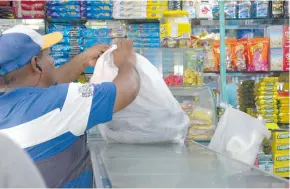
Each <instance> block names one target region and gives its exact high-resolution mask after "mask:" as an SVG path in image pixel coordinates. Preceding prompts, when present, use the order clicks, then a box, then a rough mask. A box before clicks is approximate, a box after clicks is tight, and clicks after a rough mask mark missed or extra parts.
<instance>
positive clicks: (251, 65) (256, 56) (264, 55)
mask: <svg viewBox="0 0 290 189" xmlns="http://www.w3.org/2000/svg"><path fill="white" fill-rule="evenodd" d="M269 42H270V41H269V39H268V38H256V39H250V40H249V41H248V50H247V55H248V66H247V70H248V71H249V72H255V71H269V62H268V60H269V56H268V55H269Z"/></svg>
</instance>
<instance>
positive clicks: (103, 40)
mask: <svg viewBox="0 0 290 189" xmlns="http://www.w3.org/2000/svg"><path fill="white" fill-rule="evenodd" d="M111 41H112V38H110V37H96V38H84V39H83V45H84V47H86V48H88V47H91V46H93V45H95V44H107V45H110V44H111Z"/></svg>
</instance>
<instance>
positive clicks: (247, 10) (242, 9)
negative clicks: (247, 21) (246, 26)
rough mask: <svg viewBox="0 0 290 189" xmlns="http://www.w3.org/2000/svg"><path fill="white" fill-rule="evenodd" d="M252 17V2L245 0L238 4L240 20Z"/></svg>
mask: <svg viewBox="0 0 290 189" xmlns="http://www.w3.org/2000/svg"><path fill="white" fill-rule="evenodd" d="M250 17H251V1H248V0H244V1H239V2H238V18H250Z"/></svg>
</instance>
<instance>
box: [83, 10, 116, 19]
mask: <svg viewBox="0 0 290 189" xmlns="http://www.w3.org/2000/svg"><path fill="white" fill-rule="evenodd" d="M81 15H82V17H84V18H88V19H113V13H112V12H101V13H91V12H82V14H81Z"/></svg>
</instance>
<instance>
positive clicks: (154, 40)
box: [132, 38, 160, 44]
mask: <svg viewBox="0 0 290 189" xmlns="http://www.w3.org/2000/svg"><path fill="white" fill-rule="evenodd" d="M132 39H133V41H134V42H138V43H159V44H160V38H132Z"/></svg>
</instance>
